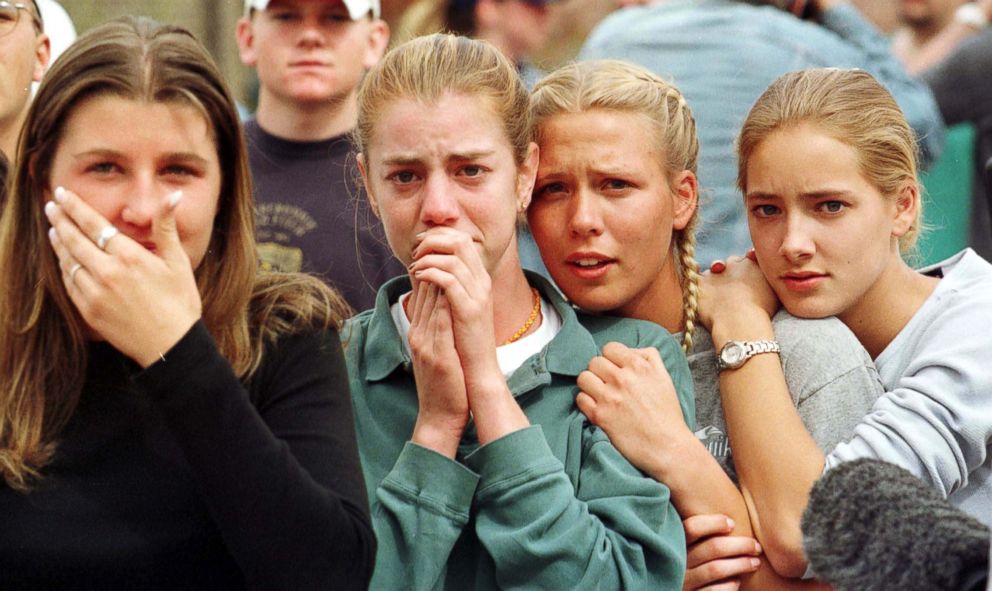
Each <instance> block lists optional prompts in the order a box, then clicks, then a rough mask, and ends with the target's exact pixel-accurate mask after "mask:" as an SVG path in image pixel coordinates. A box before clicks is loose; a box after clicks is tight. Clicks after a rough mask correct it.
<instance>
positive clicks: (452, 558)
mask: <svg viewBox="0 0 992 591" xmlns="http://www.w3.org/2000/svg"><path fill="white" fill-rule="evenodd" d="M527 100H528V98H527V89H526V88H525V86H524V84H523V82H522V80H521V79H520V77H519V76H518V75H517V71H516V68H515V67H514V66H513V64H512V63H511V62H510V61H509V60H508V59H506V57H505V56H503V55H502V54H501V53H500V52H499V51H498V50H497V49H496V48H494V47H493V46H492V45H490V44H488V43H484V42H481V41H476V40H472V39H468V38H465V37H457V36H453V35H431V36H427V37H420V38H417V39H414V40H412V41H409V42H407V43H405V44H403V45H400V46H399V47H397V48H396V49H394V50H392V51H391V52H390V53H389V54H387V55H386V57H385V58H384V60H383V61H382V62H381V63H380V64H379V65H378V66H376V67H375V68H373V69H372V70H371V71H370V72H369V74H368V76H367V77H366V79H365V81H364V82H363V84H362V87H361V90H360V92H359V116H358V127H357V136H358V142H359V147H360V150H361V154H360V156H359V166H360V168H361V171H362V175H363V178H364V179H365V184H366V189H367V193H368V196H369V199H370V200H371V201H372V204H373V208H374V209H375V210H376V212H377V214H378V215H379V216H380V217H381V218H382V220H383V224H384V226H385V228H386V235H387V236H388V238H389V244H390V245H391V246H392V248H393V251H394V252H395V253H396V256H397V257H399V258H400V260H402V261H403V263H404V264H406V265H408V268H409V277H399V278H396V279H395V280H393V281H391V282H389V283H387V284H386V285H384V286H383V287H382V288H381V289H380V291H379V297H378V299H377V300H376V307H375V309H374V310H368V311H366V312H363V313H361V314H359V315H358V316H356V317H354V318H352V319H351V320H350V321H349V323H348V324H347V325H346V327H345V330H344V331H343V333H342V338H343V340H344V343H345V357H346V359H347V361H348V372H349V376H350V378H351V386H352V396H353V401H354V406H355V417H356V421H357V426H358V440H359V448H360V450H361V452H362V466H363V468H364V470H365V474H366V483H367V485H368V494H369V501H370V503H371V505H372V513H373V523H374V525H375V529H376V535H377V536H378V538H379V553H378V555H377V558H376V568H375V574H374V577H373V581H372V586H373V587H374V588H376V589H459V590H460V589H477V590H482V589H498V588H534V589H554V588H560V587H562V586H563V585H564V586H566V587H570V588H576V589H675V588H678V587H679V586H680V585H681V584H682V579H683V576H684V571H685V537H684V533H683V531H682V524H681V521H680V519H679V516H678V513H677V512H676V511H675V508H674V507H673V506H672V504H671V500H670V498H669V491H668V488H667V487H666V486H665V485H664V484H662V483H659V482H657V481H655V480H652V479H650V478H647V477H646V476H644V475H643V474H642V473H641V472H640V471H639V470H637V469H636V468H634V467H633V466H632V465H631V464H630V463H629V462H628V461H627V460H625V459H624V458H623V456H622V455H620V453H619V452H618V451H617V449H616V448H615V447H614V446H613V445H612V444H611V443H610V441H609V439H608V438H607V437H606V435H605V434H604V433H603V431H601V430H599V429H598V428H595V427H593V426H591V425H590V424H589V423H588V421H586V420H585V417H583V416H582V413H581V412H579V410H578V408H576V406H575V396H576V394H577V393H578V389H577V387H576V383H575V380H576V377H577V376H578V375H579V373H580V372H581V371H582V370H584V369H585V368H586V366H587V365H588V363H589V360H590V359H592V358H593V357H595V356H596V355H598V354H599V351H600V348H601V347H602V346H604V345H605V344H606V343H607V342H609V341H621V342H623V343H625V344H627V345H629V346H632V347H645V348H651V349H652V350H653V351H654V355H655V358H656V360H657V362H658V363H659V364H662V363H663V364H664V365H665V367H666V368H667V370H668V371H669V372H670V374H671V375H672V380H673V382H674V384H675V390H676V392H677V397H678V400H679V404H678V405H677V406H676V411H675V412H677V413H678V414H679V416H684V417H685V420H687V421H689V422H691V421H692V417H693V410H692V386H691V380H690V377H689V369H688V367H687V365H686V362H685V357H683V356H682V354H681V352H680V351H679V348H678V345H677V344H676V342H675V340H674V339H672V338H671V336H670V335H669V334H667V333H666V332H665V331H664V330H663V329H661V328H660V327H658V326H657V325H653V324H651V323H648V322H638V321H635V320H625V319H610V318H595V317H590V316H586V315H583V314H577V313H576V311H575V310H574V309H573V308H572V307H571V306H569V305H568V304H567V303H566V302H565V301H564V300H563V299H562V298H561V296H560V295H558V293H557V292H556V291H555V289H554V288H553V287H552V286H551V285H550V284H549V283H548V282H546V281H545V280H543V279H542V278H541V277H539V276H538V275H536V274H531V275H525V273H524V271H523V269H521V267H520V262H519V259H518V257H517V249H516V248H515V245H516V227H517V216H518V215H520V214H521V213H522V212H524V211H525V210H526V208H527V204H528V202H529V201H530V198H531V191H532V188H533V185H534V174H535V173H536V171H537V164H538V150H537V146H536V145H535V144H533V143H532V142H531V131H532V130H531V127H530V124H529V123H530V120H529V117H528V116H527Z"/></svg>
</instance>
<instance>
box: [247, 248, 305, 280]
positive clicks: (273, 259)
mask: <svg viewBox="0 0 992 591" xmlns="http://www.w3.org/2000/svg"><path fill="white" fill-rule="evenodd" d="M256 248H257V249H258V260H259V268H260V269H262V270H263V271H281V272H283V273H298V272H300V271H301V270H302V269H303V249H300V248H296V247H293V246H283V245H282V244H276V243H275V242H259V243H258V246H257V247H256Z"/></svg>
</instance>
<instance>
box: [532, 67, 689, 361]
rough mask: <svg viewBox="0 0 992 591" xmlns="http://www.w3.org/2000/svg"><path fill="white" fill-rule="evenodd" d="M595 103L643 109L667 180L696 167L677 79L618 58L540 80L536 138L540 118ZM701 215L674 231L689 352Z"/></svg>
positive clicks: (535, 110)
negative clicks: (662, 156)
mask: <svg viewBox="0 0 992 591" xmlns="http://www.w3.org/2000/svg"><path fill="white" fill-rule="evenodd" d="M593 109H604V110H608V111H619V112H624V113H634V114H638V115H643V116H644V117H645V118H647V119H648V120H649V121H650V122H651V124H652V126H653V128H654V130H655V133H656V138H657V142H658V145H659V146H661V147H662V148H663V150H662V153H663V154H665V162H664V163H662V165H663V169H664V171H665V174H666V175H667V177H668V178H669V180H673V179H674V178H675V177H676V176H677V175H678V174H679V173H681V172H682V171H685V170H688V171H690V172H692V173H693V174H695V173H696V168H697V163H698V160H699V139H698V138H697V137H696V121H695V119H693V116H692V112H691V111H690V110H689V106H688V105H687V104H686V101H685V97H683V96H682V93H681V92H680V91H679V89H678V88H676V87H675V86H674V85H672V84H670V83H668V82H665V81H664V80H662V79H661V78H659V77H658V76H655V75H654V74H652V73H651V72H648V71H647V70H645V69H643V68H641V67H639V66H635V65H633V64H629V63H626V62H622V61H616V60H599V61H589V62H581V63H577V64H571V65H567V66H564V67H562V68H559V69H558V70H556V71H555V72H553V73H551V74H549V75H548V76H547V77H546V78H544V79H543V80H541V81H540V82H539V83H538V84H537V86H535V87H534V92H533V93H532V95H531V99H530V113H531V118H532V119H533V120H534V129H535V135H536V137H537V138H538V140H540V136H541V123H542V122H544V121H547V120H548V119H549V118H551V117H553V116H555V115H557V114H560V113H582V112H584V111H590V110H593ZM538 143H540V142H538ZM698 217H699V216H698V208H697V209H696V210H695V211H693V213H692V217H691V218H690V219H689V223H688V224H686V226H685V228H684V229H682V230H676V231H675V232H674V233H673V239H672V245H671V249H672V258H673V259H674V261H675V264H676V269H677V271H678V276H679V282H680V283H681V287H682V293H683V299H682V314H683V322H684V323H685V331H684V333H683V336H682V349H683V350H685V351H686V352H688V351H690V350H691V349H692V343H693V340H692V339H693V331H694V329H695V326H696V318H697V316H698V299H699V265H698V264H697V263H696V259H695V252H696V224H697V222H698Z"/></svg>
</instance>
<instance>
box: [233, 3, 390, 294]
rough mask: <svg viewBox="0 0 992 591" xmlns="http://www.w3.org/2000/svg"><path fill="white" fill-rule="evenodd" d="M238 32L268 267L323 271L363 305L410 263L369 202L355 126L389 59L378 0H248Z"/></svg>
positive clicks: (261, 237) (260, 229) (262, 251)
mask: <svg viewBox="0 0 992 591" xmlns="http://www.w3.org/2000/svg"><path fill="white" fill-rule="evenodd" d="M237 40H238V47H239V50H240V55H241V61H242V62H243V63H245V64H246V65H248V66H252V67H254V68H255V69H256V71H257V73H258V79H259V83H260V90H259V97H258V110H257V112H256V114H255V118H254V119H251V120H249V121H248V122H246V124H245V132H246V136H247V140H248V151H249V158H250V163H251V170H252V175H253V177H254V182H255V201H256V206H257V212H258V213H257V230H258V242H259V256H260V258H261V260H262V265H263V266H264V267H266V268H270V269H276V270H283V271H305V272H311V273H314V274H317V275H319V276H321V277H322V278H323V279H324V280H326V281H327V282H328V283H330V284H331V285H333V286H334V287H336V288H337V289H338V290H340V291H341V293H342V295H344V297H345V299H346V300H347V301H348V303H349V304H351V305H352V307H354V308H356V309H357V310H362V309H365V308H370V307H372V304H373V302H374V297H375V292H376V289H377V288H378V287H379V285H380V284H381V283H383V282H385V280H386V279H389V278H391V277H393V276H395V275H398V274H400V273H402V272H403V271H404V270H403V268H402V266H401V265H400V264H399V263H398V262H397V261H396V260H395V259H394V258H393V257H392V254H391V252H390V251H389V247H388V245H386V241H385V239H384V237H383V234H382V231H381V226H379V222H378V221H377V220H376V219H375V218H374V216H372V215H371V213H370V212H369V211H368V209H367V205H366V203H367V201H366V200H365V199H364V197H362V196H361V190H362V189H361V187H360V186H359V185H358V184H356V183H355V182H354V181H355V180H356V179H357V178H358V177H357V171H355V169H354V155H353V153H352V148H351V143H350V141H349V137H348V133H349V132H350V131H351V129H352V128H353V127H354V126H355V123H356V119H357V107H356V98H355V94H356V89H357V87H358V84H359V82H360V81H361V78H362V76H363V75H364V73H365V71H366V70H367V69H369V68H371V67H372V66H373V65H375V64H376V62H378V61H379V58H381V57H382V54H383V52H384V51H385V48H386V45H387V43H388V41H389V28H388V26H387V25H386V23H385V21H383V20H382V19H381V18H380V6H379V0H246V1H245V15H244V17H243V18H242V19H241V20H240V21H239V23H238V28H237Z"/></svg>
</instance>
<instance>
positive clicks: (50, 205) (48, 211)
mask: <svg viewBox="0 0 992 591" xmlns="http://www.w3.org/2000/svg"><path fill="white" fill-rule="evenodd" d="M57 207H58V205H55V203H54V202H52V201H49V202H47V203H45V215H46V216H48V219H52V216H53V215H55V209H56V208H57Z"/></svg>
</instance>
